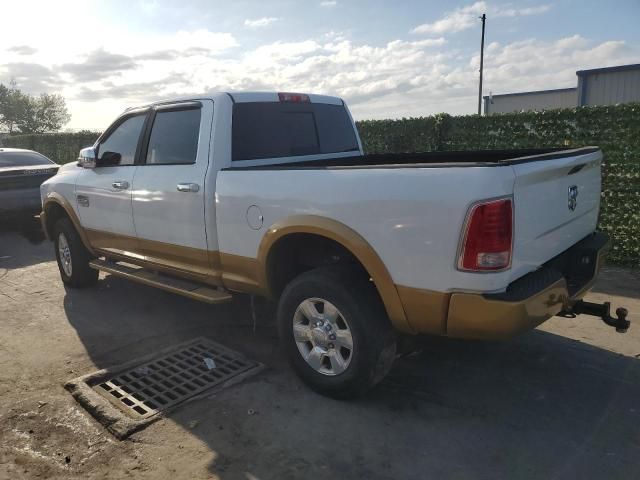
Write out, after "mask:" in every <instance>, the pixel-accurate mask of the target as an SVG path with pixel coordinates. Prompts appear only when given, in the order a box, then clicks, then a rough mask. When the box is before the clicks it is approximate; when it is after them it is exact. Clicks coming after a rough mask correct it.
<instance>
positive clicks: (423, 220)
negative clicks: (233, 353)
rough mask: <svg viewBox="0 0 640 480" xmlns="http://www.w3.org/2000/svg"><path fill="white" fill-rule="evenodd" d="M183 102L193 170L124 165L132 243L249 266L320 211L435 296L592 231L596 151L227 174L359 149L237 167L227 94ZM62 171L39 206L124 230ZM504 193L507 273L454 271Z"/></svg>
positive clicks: (547, 254) (484, 284)
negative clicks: (65, 209)
mask: <svg viewBox="0 0 640 480" xmlns="http://www.w3.org/2000/svg"><path fill="white" fill-rule="evenodd" d="M310 98H311V101H312V102H319V103H332V104H342V100H340V99H337V98H335V97H325V96H315V95H311V96H310ZM233 99H234V100H235V101H236V102H243V101H252V102H255V101H261V102H263V101H278V96H277V94H276V93H242V94H233ZM188 100H200V101H201V102H203V105H205V108H202V110H201V111H202V118H201V130H200V135H199V142H200V144H199V147H198V154H197V161H196V163H195V164H194V165H174V166H162V165H149V166H131V167H120V168H130V169H131V172H132V174H131V180H132V189H131V192H132V193H131V196H130V198H131V200H130V204H129V205H130V207H129V211H130V212H132V213H131V223H132V224H133V228H134V231H135V233H134V235H137V236H138V237H139V238H144V239H147V240H156V241H160V242H164V243H170V244H176V245H182V246H186V247H193V248H198V249H209V250H211V251H215V250H219V251H221V252H225V253H230V254H234V255H240V256H244V257H253V258H255V257H257V252H258V247H259V245H260V242H261V241H262V239H263V237H264V235H265V233H266V232H267V231H268V229H269V228H270V226H272V225H273V224H275V223H276V222H279V221H281V220H284V219H286V218H288V217H291V216H294V215H317V216H321V217H326V218H329V219H333V220H336V221H338V222H341V223H343V224H344V225H346V226H348V227H349V228H351V229H353V230H354V231H356V232H357V233H359V234H360V235H361V236H362V237H363V238H364V239H365V240H366V241H367V242H368V243H369V244H370V245H371V247H372V248H373V249H374V250H375V251H376V252H377V254H378V255H379V257H380V258H381V259H382V260H383V262H384V264H385V265H386V267H387V269H388V271H389V273H390V275H391V277H392V278H393V281H394V283H396V284H399V285H404V286H408V287H414V288H421V289H428V290H433V291H439V292H452V291H470V292H497V291H503V290H504V289H505V288H506V287H507V286H508V285H509V284H510V283H511V282H513V281H514V280H516V279H517V278H519V277H521V276H523V275H525V274H526V273H529V272H531V271H533V270H535V269H537V268H539V267H540V265H542V264H543V263H545V262H546V261H548V260H549V259H551V258H553V257H554V256H556V255H558V254H559V253H561V252H563V251H564V250H566V249H568V248H569V247H570V246H572V245H573V244H575V243H576V242H578V241H579V240H581V239H582V238H584V237H586V236H587V235H589V234H590V233H591V232H593V231H594V230H595V227H596V222H597V216H598V209H599V199H600V162H601V158H602V155H601V153H600V152H599V151H597V152H594V153H589V154H585V155H579V156H568V157H565V158H561V159H553V160H544V161H536V162H531V163H520V164H516V165H504V166H472V165H460V166H452V165H441V166H438V165H435V164H434V165H430V166H426V167H418V166H413V165H407V166H406V167H404V166H403V167H395V168H384V167H370V168H354V169H349V168H345V169H331V168H318V169H286V167H284V165H283V166H282V167H284V168H281V169H277V170H260V169H253V170H238V169H234V170H226V171H225V170H224V169H226V168H228V167H232V166H233V167H242V166H247V167H249V166H260V165H274V164H285V163H289V162H293V161H300V160H313V159H321V158H326V157H330V158H335V157H337V156H353V155H354V152H349V153H345V154H337V155H336V154H325V155H308V156H303V157H289V158H277V159H261V160H249V161H235V162H233V165H232V161H231V129H232V107H233V101H232V98H231V96H230V95H229V94H226V93H221V94H216V95H213V96H211V97H209V98H198V99H193V98H190V99H188ZM354 128H355V124H354ZM358 144H359V145H360V152H356V153H358V154H362V147H361V144H360V140H359V137H358ZM583 164H584V165H585V166H584V167H583V168H582V170H580V171H579V172H578V173H575V174H572V175H568V173H569V171H570V170H571V169H572V168H573V167H575V166H577V165H583ZM106 168H113V167H105V168H104V169H106ZM63 170H64V169H63ZM66 170H67V172H69V171H71V170H73V171H76V172H77V171H78V170H81V169H80V168H79V167H68V168H67V169H66ZM95 170H102V169H95ZM91 174H95V172H89V173H88V174H84V173H80V175H79V176H78V177H77V178H78V183H80V181H82V182H86V184H83V185H80V184H78V185H76V186H75V190H76V191H77V192H80V191H88V189H90V188H94V189H95V188H97V187H96V186H95V185H93V184H92V183H91V182H89V181H86V180H85V177H87V178H88V177H90V176H91ZM69 175H70V174H69V173H63V174H62V175H57V176H55V177H53V178H52V179H50V180H48V181H47V182H45V183H44V184H43V187H42V194H43V198H44V197H46V195H47V194H48V192H50V191H60V192H61V193H62V194H63V195H64V196H65V197H66V198H67V199H68V200H69V201H70V203H72V205H74V208H76V210H78V211H79V212H80V214H81V216H80V218H81V221H82V223H83V226H86V227H90V226H91V228H97V229H100V230H106V229H113V231H114V232H125V231H129V230H128V229H130V225H129V218H128V217H127V214H126V211H127V207H126V200H125V199H124V198H118V197H115V196H110V195H108V194H107V193H104V194H103V196H104V198H105V199H112V198H113V200H111V202H112V206H111V207H109V210H111V211H107V210H106V209H101V210H100V211H98V210H96V211H95V212H94V216H93V217H92V216H89V217H87V215H86V214H85V213H84V212H82V210H83V209H82V208H78V207H77V204H76V200H75V196H74V194H73V193H71V191H70V189H69V186H68V183H69V181H73V180H74V178H72V177H70V176H69ZM179 182H193V183H197V184H199V185H200V186H201V189H200V191H199V192H198V193H197V194H185V193H179V192H177V191H176V189H175V184H177V183H179ZM572 185H577V186H578V189H579V191H580V197H579V201H578V207H577V209H576V210H575V211H570V210H569V209H568V207H567V189H568V188H569V187H570V186H572ZM505 196H511V197H512V198H513V201H514V245H513V259H512V265H511V268H509V269H508V270H505V271H501V272H494V273H473V272H463V271H460V270H458V269H457V268H456V264H457V259H458V254H459V244H460V238H461V235H462V230H463V225H464V222H465V218H466V215H467V212H468V210H469V207H470V206H471V205H473V204H474V203H476V202H478V201H480V200H485V199H491V198H495V197H505ZM105 201H106V200H105ZM251 206H257V207H258V208H259V211H260V212H261V214H262V217H263V218H262V220H260V223H261V226H259V228H255V227H256V221H257V220H256V219H257V217H256V218H253V217H252V218H250V219H248V218H247V212H248V210H249V209H250V207H251ZM105 208H106V207H105ZM251 212H255V210H254V209H252V210H251ZM85 219H88V220H85ZM85 222H86V223H85ZM250 223H251V224H250Z"/></svg>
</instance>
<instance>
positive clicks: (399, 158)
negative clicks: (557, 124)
mask: <svg viewBox="0 0 640 480" xmlns="http://www.w3.org/2000/svg"><path fill="white" fill-rule="evenodd" d="M597 150H598V148H597V147H582V148H530V149H512V150H460V151H446V152H416V153H382V154H369V155H354V156H352V157H333V158H324V159H314V160H305V161H300V162H290V163H279V164H272V165H259V166H247V167H230V168H227V169H225V170H235V169H243V170H244V169H251V170H264V169H269V170H272V169H291V168H296V169H298V168H303V169H318V168H370V167H380V168H406V167H443V166H456V167H460V166H505V165H517V164H520V163H528V162H537V161H543V160H553V159H558V158H566V157H571V156H577V155H585V154H588V153H593V152H596V151H597Z"/></svg>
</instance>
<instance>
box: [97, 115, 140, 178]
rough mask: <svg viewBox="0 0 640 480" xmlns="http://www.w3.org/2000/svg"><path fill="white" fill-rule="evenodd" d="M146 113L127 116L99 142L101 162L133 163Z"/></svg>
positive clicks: (113, 163)
mask: <svg viewBox="0 0 640 480" xmlns="http://www.w3.org/2000/svg"><path fill="white" fill-rule="evenodd" d="M145 118H146V115H144V114H143V115H136V116H135V117H129V118H127V119H126V120H125V121H124V122H122V123H121V124H120V125H118V127H116V129H115V130H114V131H113V132H111V134H110V135H109V136H108V137H107V139H106V140H104V141H103V142H101V143H100V146H99V148H98V155H99V158H100V160H101V161H102V162H103V163H102V164H103V165H105V166H108V165H112V166H115V165H133V164H134V163H135V159H136V149H137V148H138V140H139V138H140V133H141V132H142V127H143V125H144V120H145Z"/></svg>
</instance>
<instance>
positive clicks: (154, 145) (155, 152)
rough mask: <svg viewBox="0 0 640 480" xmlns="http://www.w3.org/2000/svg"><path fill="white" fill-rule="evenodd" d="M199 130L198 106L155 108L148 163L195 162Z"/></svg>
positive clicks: (173, 163) (172, 163)
mask: <svg viewBox="0 0 640 480" xmlns="http://www.w3.org/2000/svg"><path fill="white" fill-rule="evenodd" d="M199 133H200V109H199V108H190V109H188V110H170V111H159V112H157V113H156V117H155V120H154V121H153V128H152V129H151V136H150V137H149V148H148V149H147V160H146V163H147V165H176V164H191V163H195V161H196V155H197V153H198V135H199Z"/></svg>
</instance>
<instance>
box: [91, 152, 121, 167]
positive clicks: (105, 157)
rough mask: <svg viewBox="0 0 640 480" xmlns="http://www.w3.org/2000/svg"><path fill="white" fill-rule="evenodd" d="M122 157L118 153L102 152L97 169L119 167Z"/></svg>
mask: <svg viewBox="0 0 640 480" xmlns="http://www.w3.org/2000/svg"><path fill="white" fill-rule="evenodd" d="M121 160H122V155H120V154H119V153H118V152H104V153H103V154H102V156H101V157H100V158H98V160H97V163H96V165H97V166H98V167H115V166H117V165H120V161H121Z"/></svg>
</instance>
